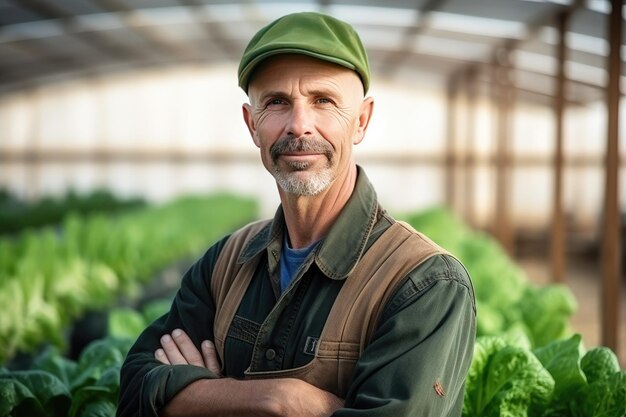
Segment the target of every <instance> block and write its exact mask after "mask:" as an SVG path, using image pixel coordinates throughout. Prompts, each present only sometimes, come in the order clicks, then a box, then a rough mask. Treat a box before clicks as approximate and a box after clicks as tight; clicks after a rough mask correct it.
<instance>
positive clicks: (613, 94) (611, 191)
mask: <svg viewBox="0 0 626 417" xmlns="http://www.w3.org/2000/svg"><path fill="white" fill-rule="evenodd" d="M611 6H612V11H611V14H610V16H609V24H608V27H609V44H610V46H609V47H610V52H609V61H608V70H609V82H608V85H607V90H606V94H607V110H608V111H607V113H608V129H607V133H608V134H607V148H606V183H605V187H606V188H605V202H604V217H603V219H604V225H603V226H604V228H603V229H604V230H603V232H604V233H603V242H602V266H603V268H602V272H603V273H602V277H603V279H602V302H601V303H600V305H601V306H602V344H603V345H605V346H608V347H609V348H611V349H613V350H614V351H615V352H619V350H618V340H619V338H618V333H619V317H620V305H619V302H620V295H621V288H620V287H621V285H620V284H621V282H620V280H621V260H620V230H621V221H620V209H619V198H618V189H619V188H618V185H619V106H620V96H621V91H620V90H621V89H620V72H621V63H622V59H621V53H620V52H621V51H620V48H621V44H622V24H623V17H622V0H612V1H611Z"/></svg>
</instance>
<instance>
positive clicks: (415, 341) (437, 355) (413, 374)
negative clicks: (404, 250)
mask: <svg viewBox="0 0 626 417" xmlns="http://www.w3.org/2000/svg"><path fill="white" fill-rule="evenodd" d="M475 333H476V307H475V300H474V291H473V288H472V284H471V281H470V278H469V275H468V274H467V271H466V270H465V268H464V267H463V265H461V264H460V263H459V262H458V261H457V260H456V259H454V258H453V257H451V256H447V255H438V256H435V257H433V258H431V259H429V260H428V261H426V262H425V263H424V264H422V265H420V266H418V267H417V268H416V269H415V270H414V271H412V272H411V273H410V274H409V276H408V277H407V278H406V279H405V281H404V283H403V285H402V286H401V287H400V288H399V290H398V291H397V292H396V293H395V295H394V297H393V298H392V299H391V300H390V301H389V303H388V304H387V305H386V306H385V310H384V312H383V315H382V317H381V320H380V322H379V324H378V328H377V329H376V331H375V333H374V336H373V338H372V341H371V342H370V343H369V345H368V346H367V347H366V348H365V349H364V351H363V353H362V355H361V357H360V358H359V360H358V362H357V364H356V368H355V371H354V376H353V380H352V383H351V385H350V388H349V390H348V393H347V395H346V399H345V408H342V409H340V410H337V411H336V412H335V413H334V414H333V416H335V417H356V416H368V417H383V416H385V417H392V416H393V417H397V416H438V417H439V416H440V417H444V416H455V417H458V416H460V415H461V410H462V406H463V396H464V385H465V378H466V375H467V372H468V369H469V365H470V363H471V360H472V353H473V347H474V340H475Z"/></svg>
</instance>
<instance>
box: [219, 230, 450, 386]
mask: <svg viewBox="0 0 626 417" xmlns="http://www.w3.org/2000/svg"><path fill="white" fill-rule="evenodd" d="M268 223H269V222H268V221H261V222H256V223H253V224H251V225H249V226H247V227H245V228H243V229H240V230H238V231H237V232H235V233H234V234H233V235H232V236H231V237H230V238H229V239H228V241H227V242H226V243H225V245H224V248H223V249H222V252H221V253H220V256H219V258H218V260H217V262H216V264H215V268H214V270H213V278H212V280H211V293H212V295H213V299H214V300H215V305H216V316H215V323H214V337H215V345H216V348H217V351H218V354H219V356H220V358H223V357H224V343H225V340H226V335H227V334H228V329H229V327H230V325H231V322H232V320H233V318H234V316H235V313H236V311H237V308H238V307H239V303H240V302H241V299H242V297H243V295H244V293H245V291H246V289H247V288H248V284H249V283H250V281H251V279H252V277H253V275H254V273H255V270H256V268H257V266H258V263H259V260H260V259H261V258H262V253H260V254H259V255H257V256H256V257H254V258H253V259H251V260H250V261H248V262H246V263H244V264H239V263H237V262H236V261H237V258H238V257H239V254H240V253H241V250H242V248H243V247H245V245H246V244H247V243H248V241H249V239H250V238H251V237H253V236H255V235H256V234H257V233H258V232H259V231H261V229H262V228H263V227H265V226H266V225H267V224H268ZM443 253H447V252H446V251H445V250H444V249H442V248H441V247H439V246H438V245H437V244H435V243H434V242H432V241H431V240H430V239H428V238H427V237H425V236H424V235H422V234H421V233H419V232H416V231H415V230H414V229H413V228H412V227H411V226H410V225H408V224H406V223H403V222H396V223H394V224H392V225H391V226H390V227H389V228H388V229H387V230H386V231H385V232H384V233H383V234H382V235H381V236H380V238H378V240H377V241H376V242H374V244H373V245H372V246H371V247H370V248H369V250H368V251H367V252H366V253H365V254H364V255H363V257H362V258H361V260H360V261H359V262H358V264H357V266H356V267H355V269H354V270H353V271H352V273H351V274H350V275H349V276H348V277H347V278H346V282H345V283H344V284H343V286H342V288H341V290H340V291H339V294H338V295H337V298H336V300H335V302H334V304H333V306H332V308H331V310H330V313H329V315H328V318H327V319H326V323H325V325H324V328H323V330H322V334H321V336H320V340H319V342H318V344H317V351H316V352H315V357H314V358H313V359H312V360H311V361H310V362H309V363H307V364H306V365H304V366H301V367H298V368H294V369H285V370H279V371H268V372H250V371H246V378H251V379H252V378H264V379H266V378H299V379H302V380H304V381H306V382H309V383H310V384H313V385H315V386H316V387H318V388H321V389H323V390H326V391H329V392H332V393H334V394H335V395H338V396H339V397H342V398H344V397H345V395H346V393H347V390H348V387H349V384H350V382H351V380H352V374H353V371H354V367H355V364H356V361H357V360H358V359H359V357H360V355H361V353H362V352H363V349H364V348H365V346H366V345H367V343H368V342H369V341H370V339H371V337H372V334H373V332H374V330H375V329H376V327H377V323H378V320H379V318H380V315H381V314H382V312H383V309H384V306H385V305H386V304H387V301H389V299H390V297H391V296H392V295H393V294H394V293H395V291H396V290H397V288H398V286H399V285H400V283H401V282H402V281H403V278H405V277H406V275H407V274H408V273H409V272H410V271H412V270H413V269H414V268H415V267H417V266H418V265H420V264H421V263H422V262H424V261H425V260H427V259H428V258H430V257H431V256H434V255H437V254H443ZM222 363H223V360H222Z"/></svg>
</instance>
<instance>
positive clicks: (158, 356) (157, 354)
mask: <svg viewBox="0 0 626 417" xmlns="http://www.w3.org/2000/svg"><path fill="white" fill-rule="evenodd" d="M154 357H155V358H156V359H157V360H158V361H159V362H161V363H163V364H165V365H171V363H170V361H169V360H168V359H167V356H166V355H165V351H164V350H163V349H157V350H156V351H155V352H154Z"/></svg>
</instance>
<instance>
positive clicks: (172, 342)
mask: <svg viewBox="0 0 626 417" xmlns="http://www.w3.org/2000/svg"><path fill="white" fill-rule="evenodd" d="M161 346H162V347H163V350H164V351H165V355H166V356H167V359H168V360H169V362H170V363H171V364H172V365H186V364H189V365H195V366H201V367H204V362H203V360H202V355H201V354H200V352H199V351H198V349H197V348H196V347H195V346H194V344H193V342H192V341H191V339H190V338H189V336H187V334H186V333H185V332H183V331H182V330H180V329H176V330H174V331H173V332H172V335H171V336H170V335H167V334H166V335H164V336H163V337H162V338H161Z"/></svg>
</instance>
